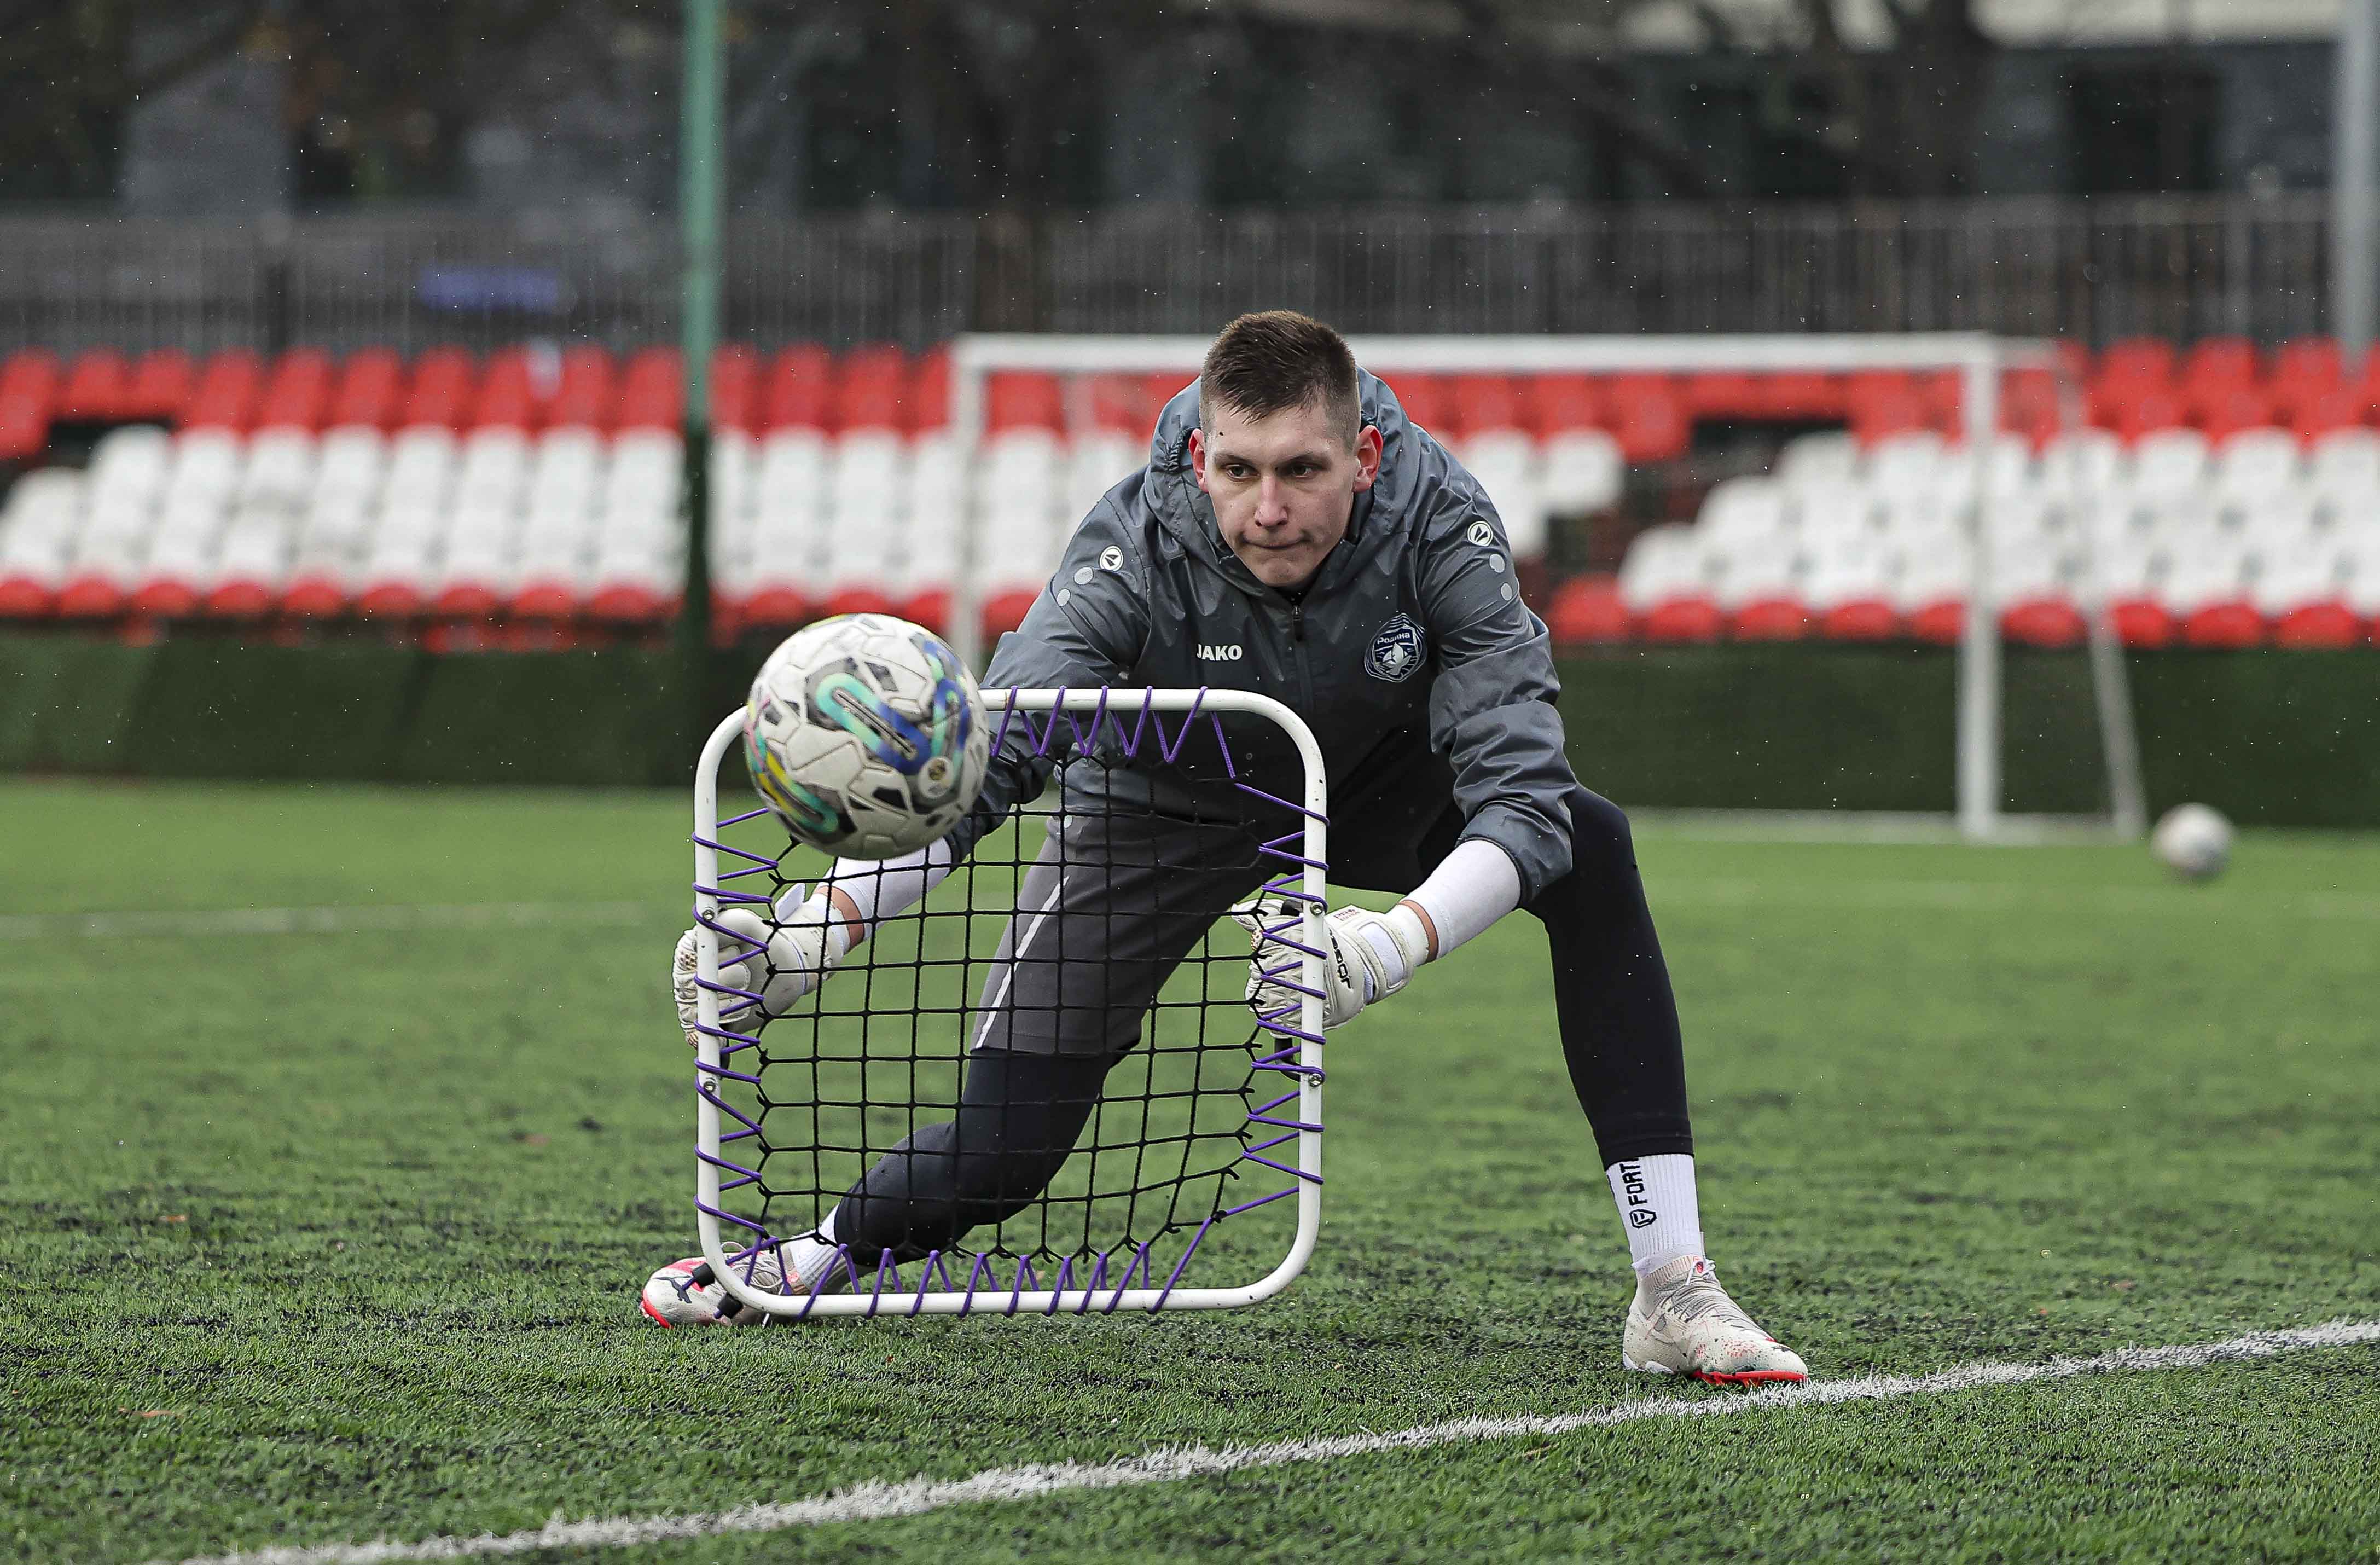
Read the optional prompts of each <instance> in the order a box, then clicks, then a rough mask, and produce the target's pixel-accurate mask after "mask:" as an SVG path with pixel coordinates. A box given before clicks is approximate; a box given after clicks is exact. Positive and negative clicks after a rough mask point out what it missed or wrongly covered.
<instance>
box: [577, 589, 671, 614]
mask: <svg viewBox="0 0 2380 1565" xmlns="http://www.w3.org/2000/svg"><path fill="white" fill-rule="evenodd" d="M676 607H677V602H676V600H675V599H674V598H673V597H671V596H669V595H668V594H666V593H662V592H656V591H654V590H653V589H652V588H650V587H638V586H635V585H633V584H631V583H627V582H614V583H613V584H612V585H611V586H609V587H603V588H597V589H596V590H595V591H594V592H593V593H592V594H590V595H589V597H588V600H587V607H586V611H585V612H586V614H587V617H588V618H589V619H595V620H602V621H604V622H605V623H607V624H611V625H657V624H659V623H660V622H661V621H662V620H665V619H668V618H669V617H670V616H671V614H672V613H674V612H675V610H676Z"/></svg>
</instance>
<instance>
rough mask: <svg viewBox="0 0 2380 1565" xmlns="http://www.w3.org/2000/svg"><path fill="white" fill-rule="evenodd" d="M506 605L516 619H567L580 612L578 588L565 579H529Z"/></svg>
mask: <svg viewBox="0 0 2380 1565" xmlns="http://www.w3.org/2000/svg"><path fill="white" fill-rule="evenodd" d="M505 607H506V608H507V609H509V610H510V611H511V613H512V614H513V616H514V617H515V618H516V619H525V620H566V619H568V618H570V617H571V616H572V615H574V614H576V613H577V612H578V589H577V588H575V587H573V586H571V585H570V584H569V583H568V582H564V581H528V582H524V583H522V584H521V587H520V589H519V590H518V591H516V592H515V593H514V594H513V595H512V601H510V602H509V603H507V604H506V605H505Z"/></svg>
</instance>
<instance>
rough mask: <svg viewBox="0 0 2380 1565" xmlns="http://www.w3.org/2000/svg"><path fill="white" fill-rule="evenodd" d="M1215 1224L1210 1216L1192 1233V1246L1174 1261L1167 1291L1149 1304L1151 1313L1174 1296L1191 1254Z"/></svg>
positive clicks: (1195, 1252) (1167, 1283) (1196, 1251)
mask: <svg viewBox="0 0 2380 1565" xmlns="http://www.w3.org/2000/svg"><path fill="white" fill-rule="evenodd" d="M1219 1215H1229V1214H1219ZM1214 1226H1215V1219H1213V1218H1211V1217H1210V1218H1208V1219H1207V1220H1206V1221H1205V1222H1202V1223H1200V1224H1199V1225H1198V1231H1197V1232H1196V1233H1194V1234H1192V1235H1191V1236H1190V1247H1189V1248H1188V1249H1186V1250H1184V1251H1183V1252H1182V1258H1181V1259H1180V1260H1178V1261H1176V1262H1174V1263H1173V1271H1172V1275H1171V1276H1169V1277H1167V1278H1166V1280H1165V1291H1164V1292H1161V1293H1160V1294H1158V1295H1157V1297H1156V1299H1155V1300H1153V1301H1152V1302H1151V1303H1150V1304H1149V1306H1148V1310H1149V1313H1150V1314H1151V1315H1154V1314H1156V1313H1157V1312H1158V1311H1159V1310H1161V1309H1163V1308H1164V1307H1165V1301H1166V1300H1168V1299H1170V1298H1172V1297H1173V1285H1174V1284H1175V1283H1177V1282H1179V1281H1181V1280H1182V1273H1183V1270H1184V1268H1186V1267H1188V1266H1189V1264H1190V1257H1191V1256H1195V1255H1196V1254H1197V1253H1198V1242H1199V1241H1200V1240H1202V1239H1204V1238H1206V1237H1207V1231H1208V1229H1210V1228H1212V1227H1214Z"/></svg>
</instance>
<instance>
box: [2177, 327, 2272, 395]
mask: <svg viewBox="0 0 2380 1565" xmlns="http://www.w3.org/2000/svg"><path fill="white" fill-rule="evenodd" d="M2264 369H2265V367H2264V364H2263V362H2262V360H2261V358H2260V357H2259V355H2258V354H2257V351H2256V345H2255V344H2254V343H2253V342H2251V341H2249V340H2248V339H2247V338H2246V337H2204V338H2201V339H2200V340H2199V341H2198V342H2196V343H2193V344H2192V345H2191V347H2190V351H2189V352H2187V353H2185V354H2184V355H2182V358H2181V367H2180V377H2179V379H2180V384H2181V386H2182V388H2183V391H2184V393H2185V394H2187V395H2188V397H2189V398H2190V400H2191V401H2192V403H2194V404H2199V405H2202V406H2203V405H2204V401H2205V399H2206V398H2207V397H2208V396H2210V395H2219V394H2222V393H2225V392H2228V391H2235V390H2239V391H2245V390H2252V389H2253V388H2254V387H2256V386H2257V385H2259V384H2260V383H2262V382H2263V380H2264Z"/></svg>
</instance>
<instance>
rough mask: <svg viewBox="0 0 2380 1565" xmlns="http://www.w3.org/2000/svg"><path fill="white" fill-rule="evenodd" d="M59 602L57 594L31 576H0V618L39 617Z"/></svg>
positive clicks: (24, 618)
mask: <svg viewBox="0 0 2380 1565" xmlns="http://www.w3.org/2000/svg"><path fill="white" fill-rule="evenodd" d="M56 602H57V594H56V593H55V592H52V591H51V590H50V589H49V588H47V587H45V586H43V585H42V583H40V582H38V581H36V580H34V579H33V578H32V577H31V576H0V620H31V619H39V618H41V617H42V615H44V614H46V613H49V612H50V610H51V609H52V608H53V607H55V604H56Z"/></svg>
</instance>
